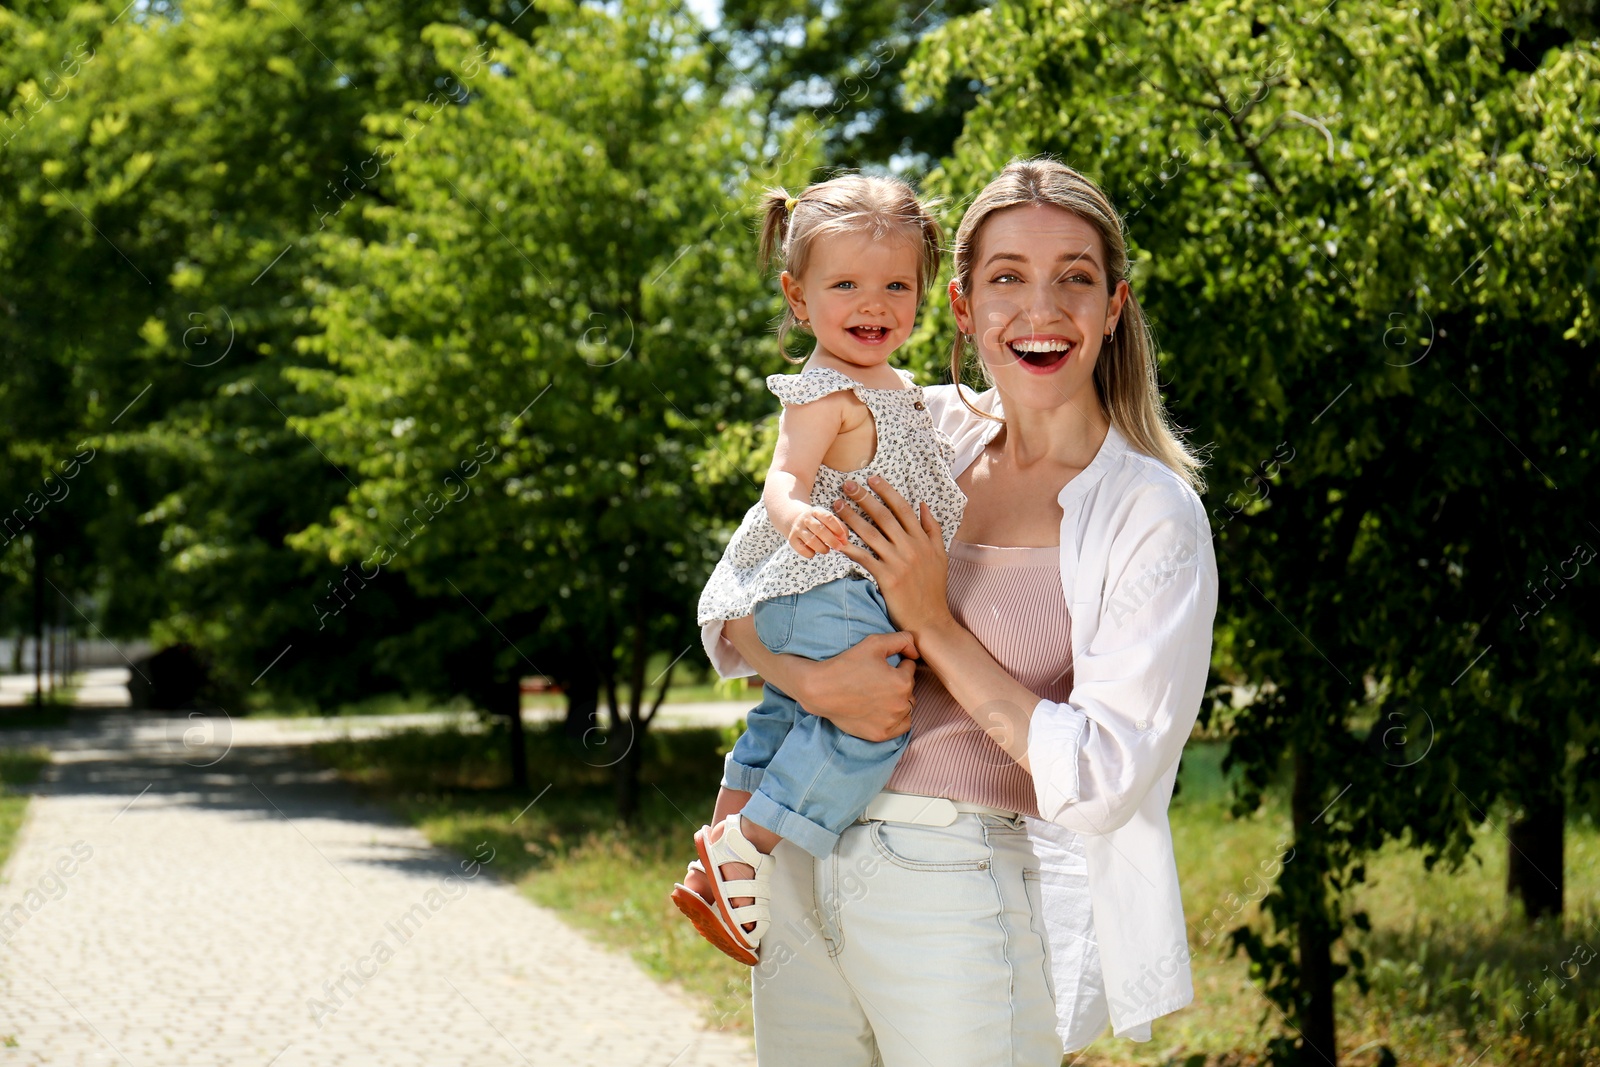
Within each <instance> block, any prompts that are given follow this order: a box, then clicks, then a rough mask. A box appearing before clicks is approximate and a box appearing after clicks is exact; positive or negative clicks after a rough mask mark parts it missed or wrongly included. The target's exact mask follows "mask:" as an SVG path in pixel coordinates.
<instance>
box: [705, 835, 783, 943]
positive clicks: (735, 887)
mask: <svg viewBox="0 0 1600 1067" xmlns="http://www.w3.org/2000/svg"><path fill="white" fill-rule="evenodd" d="M694 847H695V850H696V851H697V852H698V853H699V854H700V864H701V866H703V867H704V868H705V869H706V874H707V876H709V877H710V879H711V892H712V895H713V897H714V901H713V902H714V903H715V904H716V906H717V912H718V913H719V915H720V917H721V918H722V921H723V927H724V929H725V930H726V931H727V932H728V933H730V934H732V935H733V936H734V937H735V938H736V939H737V940H738V942H739V943H740V945H739V947H741V948H744V949H747V950H748V951H749V953H750V955H751V957H754V956H755V954H756V951H757V949H759V948H760V946H761V938H762V936H763V935H764V934H766V932H767V927H769V926H770V925H772V867H773V862H774V861H773V859H772V857H771V856H768V855H766V854H765V853H763V852H761V851H760V850H759V849H757V848H756V846H754V845H752V844H751V843H750V841H749V839H747V838H746V837H745V836H744V831H743V830H742V829H741V825H740V822H739V813H738V812H733V813H732V814H730V815H729V816H728V817H727V818H726V819H724V820H723V821H722V836H721V837H719V838H717V839H716V840H715V841H713V840H711V827H709V826H703V827H701V828H700V829H699V830H697V831H695V835H694ZM724 863H744V864H748V865H749V866H751V867H753V868H755V876H754V877H753V878H741V879H731V880H730V879H725V878H723V877H722V865H723V864H724ZM735 897H749V898H751V901H752V903H749V904H744V905H741V906H740V907H737V908H735V907H733V906H732V905H730V904H729V903H728V901H729V900H731V899H733V898H735ZM746 923H752V924H754V929H751V930H746V929H745V928H744V927H745V924H746ZM751 962H752V963H753V962H754V960H753V958H752V961H751Z"/></svg>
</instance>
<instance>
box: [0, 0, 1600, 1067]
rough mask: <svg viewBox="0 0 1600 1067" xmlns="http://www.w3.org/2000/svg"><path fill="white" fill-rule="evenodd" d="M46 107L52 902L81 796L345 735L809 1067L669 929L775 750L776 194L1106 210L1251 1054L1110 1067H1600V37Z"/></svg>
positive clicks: (1012, 49) (1456, 34)
mask: <svg viewBox="0 0 1600 1067" xmlns="http://www.w3.org/2000/svg"><path fill="white" fill-rule="evenodd" d="M0 99H3V100H4V109H3V110H4V114H3V115H0V120H3V131H0V353H3V358H0V449H3V457H4V459H3V462H0V635H3V637H4V639H3V640H0V673H4V675H5V677H4V678H3V680H0V748H3V749H5V758H4V760H3V761H0V779H4V780H6V781H7V782H9V786H10V790H11V795H10V796H7V797H4V798H0V803H3V804H6V805H9V807H5V808H0V820H5V821H0V842H3V843H4V845H5V846H7V847H9V845H10V843H11V840H12V838H13V836H14V834H15V831H16V826H17V824H18V823H19V822H20V820H21V818H22V812H23V809H24V806H25V804H26V803H27V794H28V792H29V790H30V789H32V788H34V786H30V785H29V782H47V781H50V780H51V775H52V774H53V773H55V772H52V771H51V770H49V763H50V761H51V760H52V758H53V756H54V755H55V754H56V753H57V752H58V750H59V749H60V748H61V746H62V745H63V744H65V741H64V740H63V739H67V738H71V737H76V736H82V735H84V733H85V731H87V732H89V733H92V734H94V735H95V736H97V737H100V738H101V741H102V742H103V743H104V744H106V745H111V746H113V747H114V746H115V744H116V739H117V738H118V737H120V736H124V735H131V732H132V731H135V730H136V729H137V727H138V725H139V723H140V722H142V721H155V719H156V718H159V717H160V716H162V715H167V716H169V720H170V717H171V716H173V715H174V714H175V715H176V716H178V720H177V721H180V722H184V723H189V724H191V725H192V726H193V729H194V730H195V731H198V732H197V733H195V734H194V735H192V736H191V733H190V732H189V729H188V728H187V727H186V728H185V729H184V730H182V731H180V732H179V734H177V735H174V736H176V737H177V741H175V744H176V745H177V746H178V747H177V748H175V749H174V751H175V752H177V753H178V755H179V756H181V757H182V758H181V759H180V764H181V765H182V766H187V767H198V766H200V765H205V766H208V767H209V766H212V764H210V763H207V762H206V760H210V759H212V758H213V756H214V757H215V760H217V761H222V762H220V763H218V764H217V769H218V770H219V771H226V770H227V769H228V767H229V763H227V762H226V757H227V755H228V753H229V751H230V749H231V748H232V746H233V745H234V743H235V742H236V741H241V739H243V738H245V737H246V735H250V736H252V737H257V738H258V739H259V737H262V736H265V734H264V733H263V732H262V731H268V732H270V730H271V729H276V730H279V731H280V732H282V731H288V730H290V729H291V728H294V724H296V723H298V724H299V728H300V729H301V730H302V733H301V735H300V739H301V740H304V741H307V742H308V744H309V748H307V749H306V752H308V753H309V754H310V755H311V757H312V758H314V759H315V760H316V761H318V764H319V765H320V766H323V767H326V768H332V769H333V770H335V771H337V772H338V775H339V776H340V778H341V779H342V780H344V781H347V782H353V783H355V784H357V785H359V786H360V787H361V788H362V789H363V790H365V792H366V795H370V796H376V797H379V798H381V799H382V800H383V801H384V802H385V803H387V804H389V805H390V808H391V810H393V811H395V812H397V813H399V815H400V816H401V817H402V818H403V819H405V820H407V821H409V822H411V823H413V824H415V825H416V826H418V827H419V828H421V830H422V831H423V832H424V833H425V834H426V835H427V836H428V838H429V839H430V840H431V841H433V842H435V843H436V844H439V845H442V846H445V847H447V848H453V849H456V850H458V851H460V852H461V853H462V854H467V853H468V852H470V850H471V848H472V846H473V843H475V842H478V841H480V840H493V841H495V842H497V843H498V846H499V847H500V849H501V852H502V854H503V855H504V856H505V859H504V861H503V862H502V864H501V866H502V871H501V873H502V874H503V875H504V876H505V877H507V878H508V879H510V880H511V881H512V882H513V883H514V884H516V885H517V886H518V887H519V888H520V889H521V890H522V891H523V892H524V894H525V895H527V896H529V897H531V898H532V899H533V900H535V901H536V902H538V903H541V904H544V905H546V906H549V907H554V908H556V909H557V910H558V911H560V912H561V913H562V914H563V915H565V916H566V917H567V918H568V919H569V920H570V921H572V922H573V923H575V924H577V925H578V926H579V927H580V928H582V929H585V930H587V931H589V932H591V933H592V934H593V936H595V937H596V938H598V939H599V940H600V941H602V942H604V943H609V944H614V945H620V946H623V947H625V948H627V949H628V950H629V951H631V952H632V953H633V955H634V956H635V958H636V959H638V960H639V961H640V962H641V963H642V964H643V965H644V966H645V968H646V970H647V971H649V972H650V973H651V974H653V975H654V976H656V977H659V978H664V979H671V980H675V981H677V982H680V983H682V984H683V985H684V986H685V987H686V988H687V989H689V990H690V991H691V994H692V995H693V996H694V997H696V998H698V999H697V1000H696V1003H698V1004H701V1005H703V1006H704V1011H705V1012H706V1018H707V1019H708V1020H710V1024H711V1025H713V1026H715V1027H718V1028H721V1029H724V1030H729V1031H732V1032H734V1033H747V1032H748V1028H749V1020H748V1008H747V1005H746V1004H745V1001H746V999H747V995H748V994H747V989H746V986H747V981H748V979H747V976H746V975H745V973H744V972H743V970H742V969H738V968H734V967H732V966H730V965H728V963H727V961H726V960H724V959H723V958H722V957H720V956H719V955H717V954H716V953H715V952H714V951H711V950H709V949H708V948H706V946H704V945H701V944H699V943H698V942H697V940H696V939H695V938H694V936H693V934H692V931H690V930H689V929H688V927H687V925H686V924H683V923H682V922H681V920H679V919H678V917H677V916H676V914H675V913H674V912H672V910H671V908H670V905H667V904H666V902H665V895H664V894H665V890H666V889H667V888H669V887H670V884H671V881H672V879H673V878H675V877H676V876H677V875H678V874H679V873H681V870H682V864H683V862H684V861H685V860H686V859H687V858H688V853H687V851H686V848H685V845H686V842H687V830H686V829H685V825H686V822H688V823H689V824H690V825H698V824H699V821H701V820H702V819H703V818H704V817H705V815H704V813H705V812H709V810H710V803H711V798H712V796H713V794H714V790H715V785H716V780H717V775H718V768H719V765H720V756H719V750H721V749H723V748H725V746H726V745H727V744H728V740H729V736H730V733H731V731H733V730H736V729H737V725H736V724H737V723H738V722H739V720H740V715H741V713H742V710H743V708H744V707H745V706H747V704H748V703H749V700H748V699H747V698H745V697H744V689H743V683H739V684H736V685H732V684H728V683H720V684H719V683H717V682H716V680H715V677H714V675H712V674H711V673H709V671H708V668H707V665H706V663H705V660H704V656H703V654H702V652H701V651H700V648H699V641H698V634H697V631H696V628H695V626H694V622H695V619H694V607H695V603H696V598H697V595H698V591H699V588H700V585H701V583H702V582H703V581H704V580H705V578H706V576H707V575H708V574H709V571H710V568H711V565H712V564H713V563H714V562H715V559H716V557H717V555H718V553H719V551H720V547H721V544H722V542H723V539H725V538H726V536H727V534H728V533H729V531H730V530H731V528H732V527H733V525H735V524H736V522H737V520H738V518H739V517H740V515H741V514H742V513H743V511H744V509H745V508H747V507H748V506H749V505H750V504H751V503H752V502H753V501H754V500H755V499H756V498H757V496H758V494H759V484H760V481H761V477H762V475H763V472H764V470H765V466H766V463H767V460H768V459H769V458H770V450H771V442H772V438H773V432H774V429H775V426H774V421H773V416H774V405H773V403H772V398H771V397H770V395H769V394H768V393H767V392H766V390H765V388H764V385H763V379H764V377H765V376H766V375H767V374H770V373H774V372H777V371H781V370H784V369H785V368H786V366H787V364H786V363H785V362H784V359H783V354H782V353H781V352H780V351H779V350H778V347H777V345H776V342H775V340H774V336H773V332H772V325H773V322H774V321H775V316H776V315H777V314H778V312H779V310H780V303H779V296H778V293H777V289H776V285H775V283H774V281H773V279H772V278H771V277H770V276H763V275H762V273H761V272H759V271H758V270H757V267H756V256H755V236H754V233H753V225H754V212H755V201H756V198H757V196H758V195H759V193H760V191H761V190H762V189H763V188H765V187H767V186H769V185H774V184H781V185H785V186H787V187H788V188H789V189H790V190H792V191H798V189H799V188H801V187H803V186H804V185H805V184H806V183H807V182H808V181H812V180H816V179H819V178H821V177H826V176H828V175H830V174H833V173H837V172H839V171H840V170H845V169H859V170H866V171H879V172H893V173H897V174H900V175H903V176H905V177H907V178H908V179H910V180H912V181H913V182H915V183H917V184H918V186H919V187H920V188H921V189H922V190H923V191H924V192H925V193H927V194H929V195H934V196H939V197H942V198H943V200H942V207H941V209H940V210H941V213H942V217H943V218H944V220H945V221H946V222H947V223H948V224H949V226H950V228H951V231H952V232H953V229H954V225H955V223H956V222H957V220H958V219H959V218H960V214H961V211H962V208H963V206H964V204H965V203H966V202H968V201H969V200H970V199H971V198H972V197H973V196H974V195H975V194H976V192H977V191H978V190H979V189H980V188H981V187H982V186H983V184H984V183H985V182H986V181H987V180H988V179H989V178H990V177H991V176H993V175H994V174H995V173H996V172H997V171H998V170H999V169H1000V168H1001V167H1002V166H1003V165H1004V164H1005V163H1006V161H1008V160H1010V159H1012V158H1016V157H1019V156H1029V155H1034V154H1037V153H1050V154H1053V155H1055V156H1058V157H1059V158H1061V159H1063V160H1064V161H1066V162H1067V163H1069V164H1070V165H1072V166H1074V167H1077V168H1079V169H1080V170H1082V171H1084V172H1085V173H1087V174H1088V175H1090V176H1091V177H1093V178H1094V179H1096V180H1097V181H1098V182H1099V183H1101V185H1102V186H1103V187H1104V188H1105V189H1106V191H1107V192H1108V193H1109V195H1110V196H1111V197H1112V199H1113V201H1114V202H1115V203H1116V204H1117V206H1118V207H1119V209H1120V210H1121V211H1122V212H1123V214H1124V217H1125V219H1126V225H1127V229H1128V234H1129V239H1130V244H1131V248H1132V253H1133V257H1134V267H1133V277H1132V284H1133V287H1134V289H1135V291H1136V293H1137V294H1138V296H1139V299H1140V301H1141V302H1142V304H1143V306H1144V307H1145V309H1146V311H1147V313H1148V314H1149V316H1150V319H1151V321H1152V325H1153V328H1154V331H1155V335H1156V339H1157V342H1158V344H1159V347H1160V350H1161V374H1162V380H1163V388H1164V391H1165V396H1166V401H1167V404H1168V406H1169V408H1170V410H1171V411H1172V413H1173V415H1174V417H1175V418H1176V420H1177V421H1178V422H1179V423H1180V424H1181V425H1182V426H1183V427H1185V428H1186V429H1187V431H1188V434H1189V439H1190V441H1191V442H1192V443H1194V444H1195V445H1197V446H1200V447H1201V448H1203V449H1204V450H1205V452H1206V454H1207V455H1208V457H1209V466H1208V469H1207V475H1206V476H1207V480H1208V483H1209V488H1208V491H1207V493H1206V497H1205V502H1206V505H1207V508H1208V510H1209V513H1210V516H1211V524H1212V529H1213V532H1214V535H1215V540H1214V544H1215V547H1216V555H1217V562H1218V567H1219V570H1220V573H1221V581H1222V593H1221V599H1220V605H1219V611H1218V619H1217V637H1216V646H1215V654H1214V660H1213V677H1212V683H1213V685H1212V688H1211V690H1210V693H1209V694H1208V697H1207V700H1206V704H1205V707H1204V708H1203V709H1202V712H1201V717H1200V724H1199V726H1198V727H1197V729H1196V736H1195V738H1194V739H1193V741H1192V742H1191V744H1190V747H1189V748H1188V750H1187V752H1186V755H1185V762H1184V767H1183V773H1182V777H1181V787H1180V792H1179V794H1178V796H1177V798H1176V799H1175V800H1174V807H1173V823H1174V828H1175V833H1176V836H1177V840H1178V847H1179V868H1180V876H1181V879H1182V882H1183V886H1184V892H1185V903H1186V914H1187V917H1188V919H1189V921H1190V924H1191V944H1190V948H1191V951H1192V953H1193V957H1194V960H1193V967H1194V971H1195V978H1196V987H1197V1001H1196V1004H1195V1006H1193V1007H1191V1008H1189V1009H1187V1010H1186V1011H1184V1012H1182V1013H1180V1014H1179V1015H1177V1016H1173V1017H1171V1018H1169V1019H1167V1020H1164V1021H1163V1022H1160V1023H1158V1024H1157V1028H1156V1038H1157V1040H1156V1041H1154V1042H1152V1043H1151V1044H1149V1045H1137V1046H1136V1045H1133V1044H1130V1043H1128V1042H1120V1041H1113V1040H1111V1039H1110V1038H1109V1037H1107V1038H1106V1039H1104V1040H1103V1041H1101V1042H1097V1043H1096V1044H1095V1045H1094V1046H1091V1048H1090V1049H1089V1050H1088V1051H1087V1052H1086V1053H1085V1054H1084V1055H1083V1056H1082V1057H1081V1058H1080V1060H1079V1062H1082V1063H1086V1064H1091V1063H1092V1064H1099V1063H1106V1064H1110V1063H1118V1064H1121V1063H1175V1064H1184V1065H1185V1067H1199V1065H1202V1064H1208V1063H1211V1064H1223V1063H1226V1064H1235V1063H1241V1064H1242V1063H1256V1062H1275V1063H1290V1062H1303V1063H1329V1064H1332V1063H1335V1062H1344V1063H1353V1064H1387V1063H1394V1062H1397V1061H1398V1062H1406V1063H1430V1064H1462V1065H1466V1064H1472V1063H1482V1064H1486V1065H1488V1064H1513V1063H1514V1064H1560V1065H1576V1064H1594V1063H1600V981H1597V979H1596V972H1597V970H1600V962H1594V963H1591V962H1590V961H1591V960H1592V959H1593V956H1594V950H1593V949H1592V948H1591V947H1590V946H1595V945H1600V925H1597V923H1600V898H1597V893H1600V830H1597V828H1596V824H1595V819H1596V816H1597V814H1600V791H1597V789H1596V784H1597V782H1600V712H1597V707H1596V697H1597V694H1596V682H1597V677H1600V675H1597V666H1600V661H1597V656H1600V649H1597V636H1600V630H1597V618H1596V613H1597V608H1600V597H1597V596H1596V595H1595V591H1596V589H1597V588H1600V578H1597V574H1600V565H1597V564H1596V563H1595V559H1596V549H1597V547H1600V525H1597V522H1600V510H1597V509H1595V508H1594V507H1593V506H1592V503H1591V497H1592V490H1593V487H1594V474H1595V460H1596V449H1597V446H1600V440H1597V435H1600V420H1597V418H1596V412H1597V411H1600V360H1597V356H1596V352H1597V348H1596V339H1597V337H1600V327H1597V315H1600V309H1597V299H1600V242H1597V235H1600V188H1597V184H1596V173H1597V169H1596V163H1595V152H1596V149H1597V147H1600V9H1597V7H1596V5H1595V3H1594V0H1560V2H1555V3H1544V2H1531V3H1528V2H1515V3H1502V2H1497V0H1482V2H1477V3H1468V2H1460V3H1422V4H1418V5H1415V6H1410V7H1401V6H1396V5H1393V4H1389V3H1381V2H1364V0H1353V2H1346V0H1334V2H1332V3H1327V4H1323V3H1320V2H1316V0H1309V2H1301V0H1288V2H1280V3H1266V2H1262V3H1252V2H1230V3H1224V2H1220V0H1195V2H1191V3H1173V2H1157V3H1142V2H1130V0H1111V2H1106V0H1092V2H1091V0H1061V2H1054V3H1047V2H1044V0H1000V2H997V3H983V2H977V0H970V2H969V0H931V2H929V3H927V4H926V5H925V6H924V5H922V4H920V3H911V4H894V3H880V2H877V0H859V2H851V3H838V2H832V0H829V2H811V3H780V2H765V0H750V2H744V0H695V2H693V3H689V4H680V3H674V2H670V0H659V2H658V0H625V2H622V3H567V2H545V0H536V2H532V3H524V2H523V0H506V2H500V0H489V2H477V0H465V2H460V0H457V2H452V3H448V4H446V3H432V2H410V3H399V2H392V0H363V2H361V3H339V2H319V0H251V2H235V0H185V2H172V3H155V2H146V0H135V2H133V3H130V4H127V5H126V6H122V4H120V3H113V4H110V5H95V4H51V3H13V4H9V5H6V6H4V7H0ZM935 296H937V294H935ZM952 329H953V325H952V322H951V320H950V317H949V314H948V311H947V309H946V308H944V307H943V306H942V301H941V300H939V299H932V300H930V301H929V303H928V306H927V308H926V310H925V312H924V314H923V315H922V317H921V319H920V321H919V325H918V329H917V332H916V336H915V338H914V340H913V341H912V343H911V344H909V345H908V346H907V348H906V349H904V350H902V355H903V359H904V365H906V366H908V367H909V368H910V369H912V370H914V371H915V372H916V373H917V374H918V375H919V380H921V381H923V382H924V383H933V382H940V381H948V380H949V379H950V370H949V368H948V363H947V353H948V346H949V341H950V337H951V331H952ZM741 701H743V702H742V703H741ZM141 717H143V718H141ZM357 721H364V722H366V723H367V726H366V727H365V728H363V729H359V730H355V731H352V730H351V728H350V724H351V723H352V722H357ZM272 723H277V724H278V725H277V726H275V727H269V724H272ZM251 731H254V733H252V732H251ZM274 736H277V735H274ZM241 743H242V742H241ZM191 750H195V751H200V750H204V751H206V752H211V755H207V756H205V757H204V758H203V759H202V758H198V757H197V756H196V755H195V751H191ZM213 750H214V751H213ZM41 775H42V776H43V777H40V776H41ZM135 788H136V787H135ZM541 790H543V791H545V792H541ZM546 792H548V796H546V795H545V793H546ZM131 793H132V790H130V795H131ZM536 794H537V796H536ZM538 797H543V798H544V799H543V800H541V801H540V802H539V804H538V806H537V807H536V808H535V809H534V810H533V812H532V814H527V812H528V807H526V806H525V805H528V804H529V801H530V799H538ZM35 803H44V801H42V800H37V799H36V801H35ZM685 813H687V814H685ZM619 869H620V870H624V871H626V875H619V874H618V873H617V872H618V870H619ZM4 960H5V957H4V955H3V954H0V971H3V970H4V967H5V963H4ZM3 1028H4V1027H3V1026H0V1029H3ZM38 1062H43V1061H38Z"/></svg>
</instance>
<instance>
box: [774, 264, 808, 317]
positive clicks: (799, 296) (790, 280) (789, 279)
mask: <svg viewBox="0 0 1600 1067" xmlns="http://www.w3.org/2000/svg"><path fill="white" fill-rule="evenodd" d="M778 284H779V285H781V286H783V296H784V299H785V300H787V301H789V310H790V311H792V312H794V317H795V318H797V319H799V320H800V321H801V322H805V321H807V320H809V319H810V318H811V315H810V313H808V312H807V311H806V291H805V289H803V288H802V287H801V285H800V282H799V281H798V280H797V279H796V278H795V276H794V275H793V274H790V273H789V272H788V271H784V272H783V273H782V274H780V275H778Z"/></svg>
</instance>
